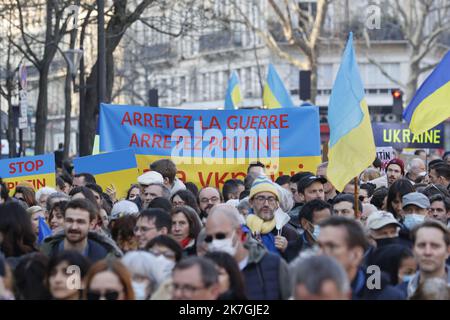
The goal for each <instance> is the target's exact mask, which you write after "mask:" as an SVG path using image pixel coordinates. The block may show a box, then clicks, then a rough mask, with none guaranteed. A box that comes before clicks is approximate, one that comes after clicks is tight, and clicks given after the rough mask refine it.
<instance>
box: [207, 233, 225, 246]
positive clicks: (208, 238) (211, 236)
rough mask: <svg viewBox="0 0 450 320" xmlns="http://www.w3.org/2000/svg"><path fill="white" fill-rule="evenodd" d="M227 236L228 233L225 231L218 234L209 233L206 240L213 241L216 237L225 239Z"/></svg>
mask: <svg viewBox="0 0 450 320" xmlns="http://www.w3.org/2000/svg"><path fill="white" fill-rule="evenodd" d="M226 237H227V234H226V233H224V232H218V233H216V234H208V235H207V236H206V237H205V242H206V243H211V242H212V241H213V240H214V239H217V240H223V239H226Z"/></svg>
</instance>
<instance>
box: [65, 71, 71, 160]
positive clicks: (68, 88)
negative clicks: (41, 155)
mask: <svg viewBox="0 0 450 320" xmlns="http://www.w3.org/2000/svg"><path fill="white" fill-rule="evenodd" d="M71 80H72V76H71V74H70V70H69V67H67V74H66V83H65V85H64V96H65V110H64V153H63V160H66V159H67V158H68V157H69V149H70V129H71V113H72V95H71V92H72V81H71Z"/></svg>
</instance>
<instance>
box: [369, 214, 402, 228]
mask: <svg viewBox="0 0 450 320" xmlns="http://www.w3.org/2000/svg"><path fill="white" fill-rule="evenodd" d="M388 224H395V225H397V226H398V227H400V223H399V222H398V221H397V219H395V218H394V216H393V215H392V213H390V212H387V211H375V212H372V214H371V215H370V216H369V217H368V218H367V223H366V225H367V228H369V229H371V230H378V229H381V228H383V227H384V226H387V225H388Z"/></svg>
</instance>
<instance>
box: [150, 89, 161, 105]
mask: <svg viewBox="0 0 450 320" xmlns="http://www.w3.org/2000/svg"><path fill="white" fill-rule="evenodd" d="M158 100H159V99H158V89H150V90H148V105H149V106H151V107H159V101H158Z"/></svg>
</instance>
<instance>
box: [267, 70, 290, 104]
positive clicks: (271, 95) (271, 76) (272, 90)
mask: <svg viewBox="0 0 450 320" xmlns="http://www.w3.org/2000/svg"><path fill="white" fill-rule="evenodd" d="M263 104H264V105H265V106H266V107H267V108H269V109H275V108H293V107H294V104H293V103H292V99H291V95H290V94H289V92H288V91H287V90H286V88H285V86H284V84H283V81H281V78H280V76H279V75H278V73H277V71H276V70H275V67H274V66H273V65H272V64H271V63H270V64H269V70H268V72H267V82H266V85H265V86H264V93H263Z"/></svg>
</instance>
